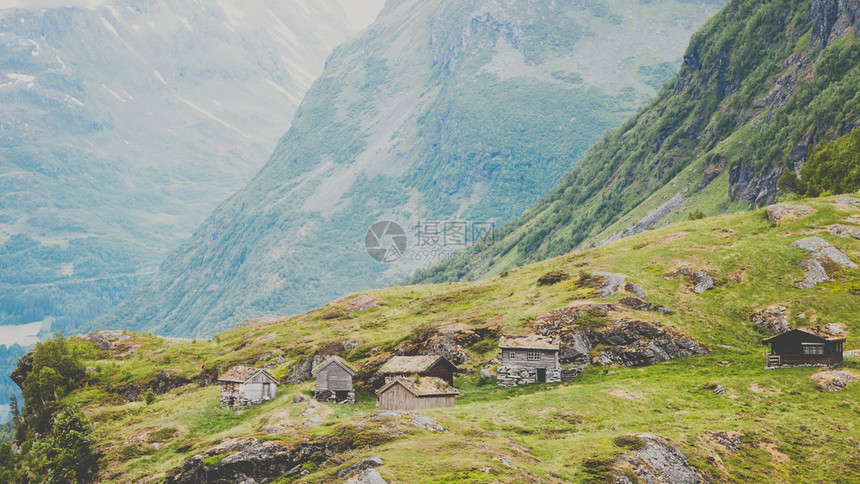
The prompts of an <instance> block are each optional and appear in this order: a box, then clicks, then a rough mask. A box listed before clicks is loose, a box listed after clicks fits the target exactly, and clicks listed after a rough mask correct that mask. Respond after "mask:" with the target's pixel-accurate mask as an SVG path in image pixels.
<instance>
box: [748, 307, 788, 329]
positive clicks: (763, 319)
mask: <svg viewBox="0 0 860 484" xmlns="http://www.w3.org/2000/svg"><path fill="white" fill-rule="evenodd" d="M787 311H788V308H786V307H785V306H772V307H769V308H765V309H761V310H758V311H756V312H754V313H752V314H750V315H749V318H748V319H749V320H750V321H751V322H752V323H753V324H754V325H755V326H756V327H757V328H759V329H761V330H762V331H766V332H768V333H771V334H781V333H784V332H786V331H788V330H789V329H790V328H789V325H788V315H786V312H787Z"/></svg>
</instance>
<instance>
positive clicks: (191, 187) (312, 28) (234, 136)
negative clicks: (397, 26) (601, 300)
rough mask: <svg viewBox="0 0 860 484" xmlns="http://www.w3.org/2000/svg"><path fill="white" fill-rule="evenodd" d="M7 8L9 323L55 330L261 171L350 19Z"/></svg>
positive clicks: (331, 0)
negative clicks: (35, 324) (29, 324)
mask: <svg viewBox="0 0 860 484" xmlns="http://www.w3.org/2000/svg"><path fill="white" fill-rule="evenodd" d="M76 3H77V4H80V6H72V5H73V4H76ZM370 3H372V2H368V4H370ZM377 3H378V2H377ZM3 5H4V6H6V7H8V6H9V2H5V3H4V4H3ZM12 5H13V6H20V7H22V8H6V9H3V10H0V267H2V269H0V324H25V323H33V322H38V321H44V323H45V324H44V326H45V329H46V330H48V329H51V327H53V329H54V330H59V329H68V330H73V329H75V328H76V327H77V325H79V324H80V323H82V322H86V321H90V320H91V319H93V318H95V317H97V316H99V315H100V314H102V313H103V312H104V311H106V310H107V309H109V308H111V307H112V306H113V305H115V304H116V303H117V302H118V301H119V300H120V299H122V298H123V297H124V296H125V294H126V293H127V292H128V291H129V289H130V288H131V287H133V286H134V285H136V284H137V283H139V282H141V281H142V280H144V279H146V278H147V277H148V276H149V275H150V274H152V273H153V272H154V271H155V269H156V268H157V264H158V263H159V262H160V261H161V260H162V259H163V257H164V256H165V254H166V253H167V252H168V251H169V250H170V249H172V248H174V247H175V246H176V245H178V242H179V241H180V240H182V239H183V238H186V237H188V236H189V235H190V230H191V228H193V227H194V226H196V225H197V224H198V223H200V221H202V220H203V219H204V217H205V216H206V215H207V214H208V213H210V212H211V210H212V209H213V208H214V207H215V206H216V205H217V203H219V202H221V201H223V200H224V199H225V198H226V197H227V196H228V195H229V194H230V193H232V192H233V191H235V190H236V189H238V188H239V187H240V186H242V185H243V184H244V183H245V182H247V180H249V179H251V177H252V176H253V175H254V173H256V172H257V171H258V170H259V168H260V167H261V166H262V165H263V163H264V162H265V160H266V157H267V156H268V154H269V153H270V152H271V150H272V148H273V147H274V146H275V144H276V142H277V139H278V137H279V136H281V135H282V134H283V131H284V129H286V128H287V127H288V126H289V122H290V120H291V118H292V116H293V114H294V112H295V109H296V107H297V106H298V104H299V102H300V100H301V99H302V96H303V94H304V92H305V91H306V90H307V88H308V87H309V86H310V85H311V83H312V82H313V80H314V79H315V78H316V77H317V75H318V74H319V73H320V72H321V71H322V68H323V64H324V61H325V58H326V56H328V55H329V53H330V51H331V49H332V48H333V47H334V46H335V45H336V44H337V43H339V42H341V41H342V40H344V39H345V38H346V36H347V35H348V34H349V33H350V32H352V31H353V30H352V29H353V27H352V26H350V25H348V19H347V18H346V14H345V13H344V11H343V10H342V9H341V7H340V3H339V2H338V1H336V0H323V1H315V2H304V1H298V0H289V1H273V0H249V1H242V2H237V1H232V0H222V1H218V2H193V1H187V0H180V1H174V2H156V1H130V0H129V1H127V0H115V1H95V2H93V1H89V2H74V1H63V0H58V1H47V2H27V5H29V7H27V8H23V7H24V5H23V4H22V3H19V2H14V3H13V4H12ZM2 342H3V340H2V339H0V343H2Z"/></svg>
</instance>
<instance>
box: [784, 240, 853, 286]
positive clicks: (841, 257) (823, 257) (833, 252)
mask: <svg viewBox="0 0 860 484" xmlns="http://www.w3.org/2000/svg"><path fill="white" fill-rule="evenodd" d="M791 246H792V247H795V248H798V249H803V250H806V251H809V252H811V253H812V254H811V255H810V257H809V259H808V260H806V261H803V262H801V264H800V265H801V268H802V269H803V270H804V272H805V273H806V278H805V279H804V280H803V281H801V282H799V283H798V284H797V287H799V288H801V289H812V288H813V287H815V286H816V285H818V284H820V283H822V282H828V281H832V280H833V279H832V278H831V273H832V272H833V271H834V270H838V269H839V268H841V267H848V268H851V269H856V268H857V264H856V263H854V261H852V260H851V259H850V258H849V257H848V256H847V255H846V254H845V253H844V252H842V251H841V250H839V249H837V248H836V247H834V246H833V245H832V244H830V242H827V241H826V240H824V239H822V238H821V237H808V238H806V239H800V240H797V241H795V242H794V243H793V244H791ZM834 266H835V267H834Z"/></svg>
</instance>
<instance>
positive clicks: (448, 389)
mask: <svg viewBox="0 0 860 484" xmlns="http://www.w3.org/2000/svg"><path fill="white" fill-rule="evenodd" d="M457 395H459V392H458V391H457V390H456V389H455V388H454V387H452V386H451V385H449V384H448V383H447V382H446V381H445V380H442V379H441V378H436V377H417V378H416V377H413V378H400V377H397V378H392V379H391V380H390V381H389V382H388V383H386V384H385V386H383V387H382V388H380V389H379V391H377V392H376V408H379V409H381V410H427V409H431V408H454V398H455V397H456V396H457Z"/></svg>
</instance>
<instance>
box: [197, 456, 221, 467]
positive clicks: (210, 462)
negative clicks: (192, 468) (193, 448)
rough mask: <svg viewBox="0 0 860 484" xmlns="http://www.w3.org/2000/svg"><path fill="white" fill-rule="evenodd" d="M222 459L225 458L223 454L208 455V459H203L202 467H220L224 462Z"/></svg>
mask: <svg viewBox="0 0 860 484" xmlns="http://www.w3.org/2000/svg"><path fill="white" fill-rule="evenodd" d="M224 457H227V456H226V455H224V454H215V455H210V456H209V457H207V458H205V459H203V465H204V466H207V467H218V466H220V465H221V461H222V460H224Z"/></svg>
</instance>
